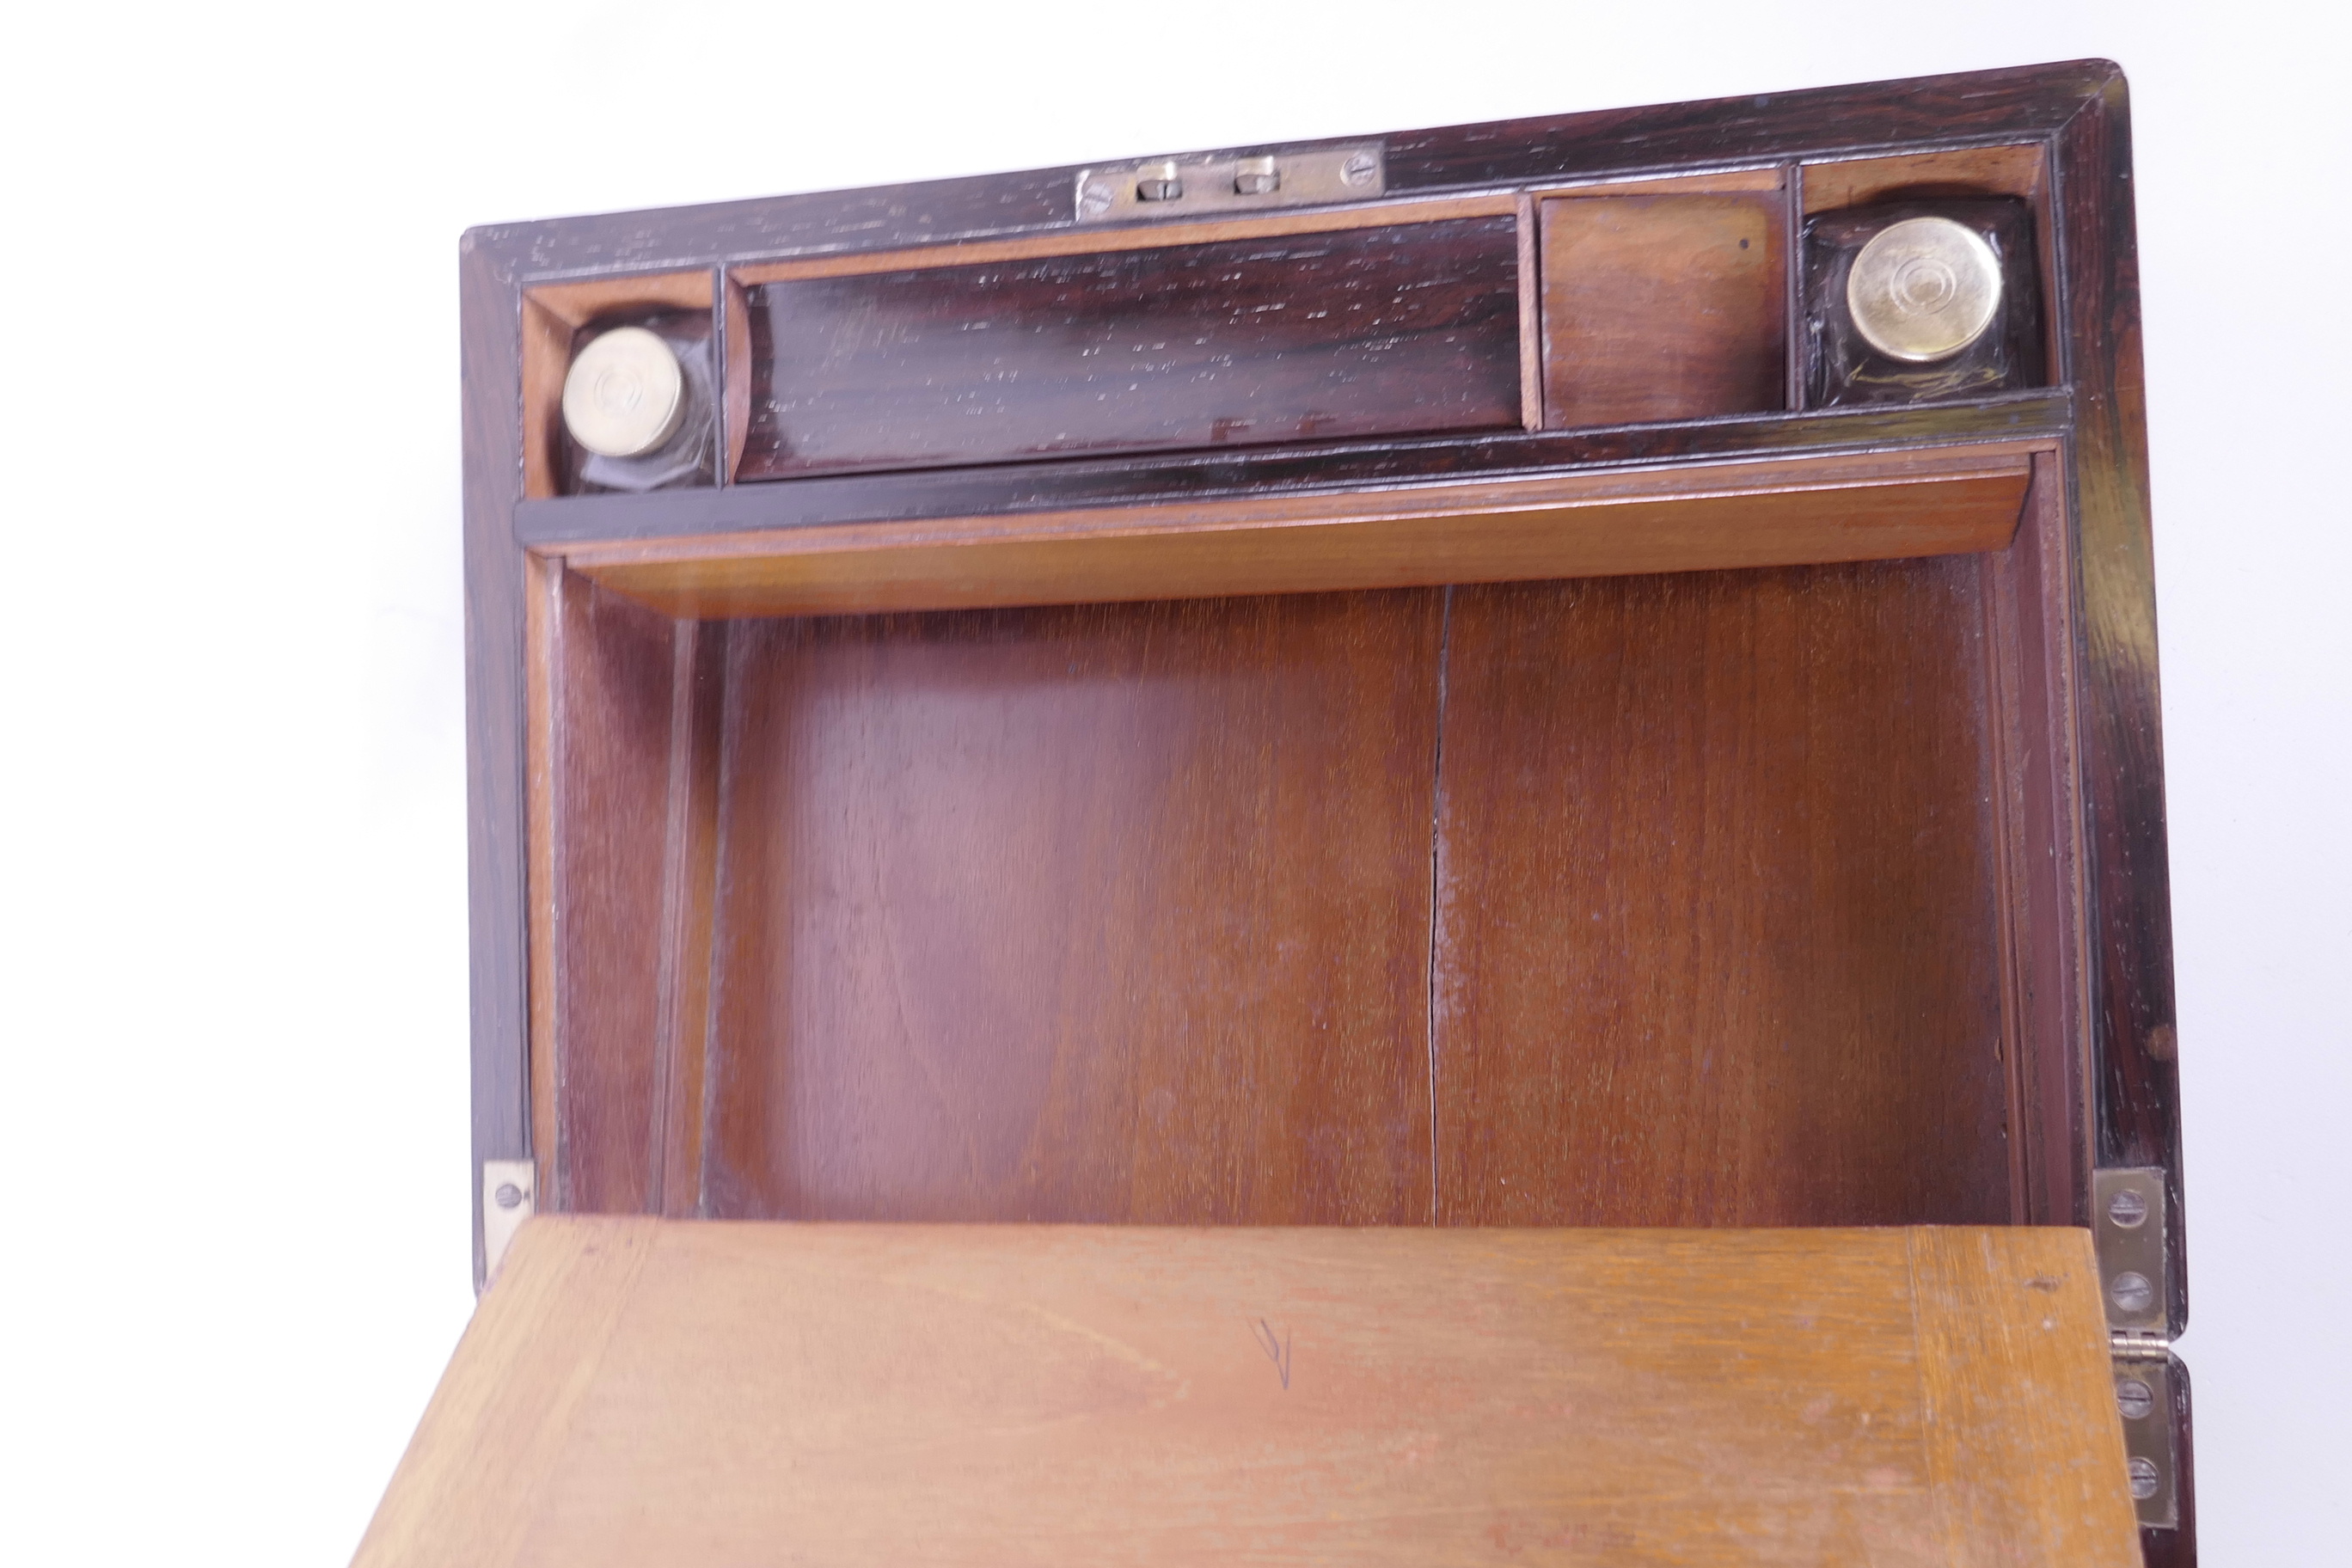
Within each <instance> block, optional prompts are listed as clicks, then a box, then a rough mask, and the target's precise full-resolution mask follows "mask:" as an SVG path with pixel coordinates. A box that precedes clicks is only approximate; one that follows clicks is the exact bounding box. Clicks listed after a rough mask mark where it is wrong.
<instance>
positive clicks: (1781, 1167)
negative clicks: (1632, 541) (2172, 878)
mask: <svg viewBox="0 0 2352 1568" xmlns="http://www.w3.org/2000/svg"><path fill="white" fill-rule="evenodd" d="M1981 570H1982V569H1981V567H1980V566H1979V563H1977V562H1976V561H1973V560H1969V559H1946V560H1937V561H1920V562H1908V563H1902V564H1899V565H1857V566H1843V567H1821V568H1815V569H1811V570H1792V571H1782V572H1776V573H1769V574H1739V575H1734V574H1721V575H1697V576H1689V577H1651V578H1637V579H1626V580H1621V581H1588V582H1580V583H1559V584H1535V585H1529V586H1523V587H1512V588H1486V589H1468V588H1465V589H1458V590H1456V591H1455V593H1454V597H1453V606H1452V611H1451V614H1450V616H1449V621H1448V631H1447V659H1446V686H1445V689H1446V702H1445V716H1444V734H1443V739H1442V745H1443V747H1444V758H1445V769H1444V794H1443V798H1442V799H1441V801H1440V803H1439V812H1438V825H1439V837H1438V856H1439V859H1438V866H1437V888H1438V906H1437V909H1438V914H1437V920H1438V935H1437V946H1436V957H1435V966H1434V977H1435V984H1436V995H1435V998H1434V1003H1433V1007H1434V1017H1435V1020H1436V1023H1435V1034H1436V1058H1437V1069H1436V1070H1437V1107H1438V1109H1437V1117H1438V1145H1439V1151H1440V1164H1439V1176H1438V1194H1439V1208H1440V1214H1441V1216H1442V1217H1443V1218H1444V1220H1445V1221H1446V1222H1448V1223H1453V1224H1465V1225H1715V1226H1732V1225H1815V1226H1819V1225H1851V1224H1884V1223H1912V1224H1916V1223H1922V1222H1927V1223H1953V1222H1972V1223H1991V1222H1997V1221H2000V1220H2004V1219H2006V1218H2008V1217H2010V1214H2011V1196H2010V1170H2009V1161H2008V1155H2007V1152H2006V1142H2005V1141H2006V1139H2007V1138H2008V1137H2009V1136H2010V1132H2009V1130H2008V1127H2007V1120H2008V1104H2007V1101H2008V1094H2009V1081H2008V1075H2007V1072H2006V1069H2005V1068H2004V1067H2003V1065H2002V1061H2001V1044H2002V1029H2003V1016H2002V1012H2001V1004H2000V983H2001V974H2002V963H2001V958H2002V954H2001V947H2000V942H2001V936H2002V928H2001V925H2000V909H1999V906H1998V904H1997V901H1996V884H1995V877H1996V870H1997V868H1996V863H1995V846H1994V840H1993V827H1992V822H1991V805H1990V800H1989V798H1988V797H1989V795H1990V788H1991V759H1990V755H1989V752H1988V736H1987V729H1986V726H1987V722H1988V721H1987V710H1986V704H1987V701H1988V691H1987V673H1986V655H1985V649H1984V647H1983V635H1984V634H1983V619H1982V617H1983V607H1982V605H1981V601H1980V595H1981V593H1982V591H1983V590H1982V586H1981Z"/></svg>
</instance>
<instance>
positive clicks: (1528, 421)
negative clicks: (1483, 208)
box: [1518, 195, 1544, 430]
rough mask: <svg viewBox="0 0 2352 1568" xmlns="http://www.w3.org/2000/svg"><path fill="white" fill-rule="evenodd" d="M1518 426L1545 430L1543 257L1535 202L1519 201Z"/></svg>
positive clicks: (1523, 198) (1528, 198) (1530, 199)
mask: <svg viewBox="0 0 2352 1568" xmlns="http://www.w3.org/2000/svg"><path fill="white" fill-rule="evenodd" d="M1518 211H1519V423H1520V425H1521V426H1524V427H1526V428H1527V429H1529V430H1540V429H1542V428H1543V427H1544V330H1543V256H1542V245H1541V240H1540V237H1539V236H1538V233H1537V228H1538V225H1537V222H1536V199H1535V198H1534V197H1533V196H1524V195H1523V196H1521V197H1520V198H1519V209H1518Z"/></svg>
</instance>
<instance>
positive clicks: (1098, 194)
mask: <svg viewBox="0 0 2352 1568" xmlns="http://www.w3.org/2000/svg"><path fill="white" fill-rule="evenodd" d="M1117 200H1118V196H1117V195H1116V194H1114V193H1113V192H1112V190H1111V188H1110V187H1109V186H1108V185H1106V184H1103V183H1102V182H1101V181H1099V180H1087V181H1085V182H1083V183H1082V184H1080V185H1079V186H1078V216H1080V217H1100V216H1102V215H1103V214H1105V213H1107V212H1108V211H1110V207H1111V204H1112V203H1113V202H1115V201H1117Z"/></svg>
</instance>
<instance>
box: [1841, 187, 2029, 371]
mask: <svg viewBox="0 0 2352 1568" xmlns="http://www.w3.org/2000/svg"><path fill="white" fill-rule="evenodd" d="M1845 304H1846V309H1847V310H1848V311H1850V312H1851V313H1852V314H1853V324H1854V327H1855V330H1857V331H1860V332H1861V333H1862V335H1863V337H1864V339H1865V340H1866V341H1867V342H1869V344H1870V346H1871V347H1872V348H1874V349H1876V350H1877V351H1878V352H1879V353H1883V354H1885V356H1886V357H1887V358H1889V359H1899V360H1906V361H1908V362H1909V363H1913V364H1926V363H1929V362H1930V361H1933V360H1939V359H1948V358H1950V357H1951V356H1952V355H1954V354H1956V353H1959V352H1960V351H1961V350H1962V349H1964V348H1966V347H1968V346H1969V344H1970V343H1972V342H1976V341H1977V339H1978V337H1979V335H1980V334H1982V332H1983V331H1984V330H1985V328H1986V327H1987V326H1989V325H1990V324H1991V321H1992V317H1993V312H1994V311H1995V310H1999V309H2000V258H1998V257H1996V256H1994V255H1993V253H1992V247H1991V246H1990V245H1987V244H1986V243H1985V241H1984V237H1983V236H1982V235H1979V234H1978V233H1977V232H1976V231H1975V230H1974V229H1972V228H1969V227H1968V226H1966V225H1964V224H1957V223H1954V222H1953V221H1952V220H1951V219H1950V218H1948V217H1910V218H1905V219H1904V220H1903V221H1902V222H1901V223H1896V224H1889V225H1887V226H1885V228H1883V229H1880V230H1879V231H1878V232H1877V233H1876V234H1874V235H1873V236H1871V237H1870V243H1869V244H1867V245H1865V246H1864V247H1862V254H1861V255H1859V256H1857V257H1855V258H1853V270H1852V271H1851V272H1849V273H1847V274H1846V279H1845Z"/></svg>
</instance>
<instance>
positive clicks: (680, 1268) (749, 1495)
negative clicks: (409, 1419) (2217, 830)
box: [356, 1218, 2138, 1568]
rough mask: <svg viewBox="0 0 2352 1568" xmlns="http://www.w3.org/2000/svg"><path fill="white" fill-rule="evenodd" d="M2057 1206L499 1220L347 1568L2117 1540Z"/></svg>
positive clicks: (2074, 1243) (2072, 1236)
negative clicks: (1606, 1218)
mask: <svg viewBox="0 0 2352 1568" xmlns="http://www.w3.org/2000/svg"><path fill="white" fill-rule="evenodd" d="M2109 1376H2110V1374H2109V1371H2108V1363H2107V1356H2106V1346H2105V1335H2104V1333H2103V1331H2102V1328H2101V1323H2100V1318H2099V1309H2098V1300H2097V1288H2096V1278H2095V1270H2094V1268H2093V1264H2092V1259H2091V1256H2090V1248H2089V1246H2088V1244H2087V1242H2086V1241H2085V1239H2084V1237H2083V1236H2082V1235H2081V1233H2079V1232H2072V1231H2046V1230H2032V1229H2023V1228H2014V1229H2008V1228H2005V1229H1997V1230H1913V1231H1904V1230H1881V1231H1712V1232H1683V1233H1672V1232H1654V1231H1653V1232H1639V1231H1584V1232H1575V1231H1542V1230H1518V1231H1454V1232H1442V1231H1441V1232H1432V1231H1420V1232H1415V1231H1409V1230H1408V1231H1396V1230H1337V1229H1310V1230H1252V1229H1232V1228H1226V1229H1217V1230H1179V1229H1151V1228H1146V1229H1126V1228H1118V1227H1108V1226H1021V1227H999V1226H789V1225H723V1224H718V1225H714V1224H706V1223H692V1222H686V1223H679V1222H660V1221H648V1220H593V1219H582V1218H570V1219H540V1220H536V1221H533V1222H531V1223H530V1225H529V1226H526V1227H525V1230H524V1232H523V1235H522V1237H521V1238H520V1240H519V1241H518V1243H517V1245H516V1249H515V1252H514V1255H513V1258H512V1260H511V1261H510V1262H509V1265H508V1268H507V1272H506V1274H505V1275H504V1276H503V1277H502V1278H501V1279H499V1282H498V1284H497V1285H496V1286H495V1287H493V1288H492V1289H491V1290H490V1292H489V1295H488V1297H487V1298H486V1300H485V1301H484V1304H483V1309H482V1311H481V1313H480V1315H479V1316H478V1319H477V1321H476V1322H475V1324H474V1325H473V1327H472V1328H471V1329H470V1330H469V1331H467V1337H466V1340H465V1342H464V1343H463V1344H461V1345H460V1346H459V1348H458V1352H457V1357H456V1359H455V1361H454V1362H453V1363H452V1365H451V1369H450V1372H449V1374H448V1376H447V1377H446V1378H445V1379H444V1381H443V1383H442V1385H441V1389H440V1391H439V1393H438V1394H436V1396H435V1400H434V1404H433V1406H432V1408H431V1409H430V1410H428V1411H427V1413H426V1415H425V1422H424V1425H423V1426H422V1427H421V1428H420V1430H419V1432H418V1435H417V1437H416V1440H415V1443H414V1444H413V1445H412V1446H411V1447H410V1449H409V1452H408V1454H407V1456H406V1458H404V1460H403V1462H402V1465H401V1468H400V1472H399V1474H398V1475H397V1476H396V1477H395V1478H394V1482H393V1485H392V1489H391V1490H390V1492H389V1493H388V1494H387V1496H386V1498H385V1500H384V1503H383V1508H382V1510H380V1511H379V1513H378V1515H377V1517H376V1520H375V1522H374V1524H373V1527H372V1528H371V1529H370V1531H369V1533H368V1536H367V1538H366V1540H365V1541H364V1542H362V1545H361V1548H360V1552H359V1555H358V1558H357V1560H356V1561H357V1563H358V1565H359V1568H410V1565H412V1564H414V1565H415V1568H425V1565H426V1564H431V1565H432V1568H450V1565H456V1564H465V1565H467V1568H525V1565H539V1564H558V1563H561V1564H563V1565H564V1568H601V1565H603V1564H613V1565H614V1568H620V1565H622V1564H631V1565H634V1564H638V1563H653V1562H685V1563H787V1562H793V1561H809V1562H821V1563H838V1564H852V1565H854V1564H863V1563H873V1564H883V1563H891V1564H897V1563H910V1562H922V1563H952V1564H971V1565H975V1568H977V1565H982V1564H986V1565H991V1568H994V1565H999V1564H1016V1563H1018V1564H1028V1563H1036V1564H1045V1563H1069V1562H1072V1561H1084V1562H1087V1563H1123V1564H1136V1565H1146V1564H1149V1565H1159V1564H1176V1563H1231V1562H1234V1561H1236V1560H1241V1561H1247V1562H1252V1563H1266V1564H1291V1563H1297V1564H1305V1563H1370V1564H1381V1563H1397V1564H1405V1563H1412V1564H1425V1563H1495V1562H1510V1561H1528V1562H1543V1561H1568V1562H1578V1561H1596V1560H1597V1561H1602V1562H1641V1563H1662V1564H1689V1565H1694V1568H1696V1565H1699V1564H1725V1565H1728V1564H1732V1563H1739V1564H1774V1563H1786V1564H1790V1565H1792V1568H1793V1565H1797V1564H1802V1565H1803V1568H1837V1565H1843V1564H1856V1565H1859V1564H1863V1563H1869V1564H1872V1565H1874V1568H1886V1565H1889V1564H1895V1565H1902V1564H1917V1565H1919V1568H1927V1565H1930V1564H1933V1565H1935V1568H1945V1565H1948V1564H1954V1563H2014V1564H2021V1565H2049V1568H2058V1565H2061V1564H2063V1565H2065V1568H2124V1565H2126V1564H2130V1563H2137V1557H2138V1547H2137V1540H2136V1537H2135V1530H2134V1526H2133V1521H2132V1513H2131V1507H2130V1502H2129V1500H2128V1498H2127V1497H2126V1494H2125V1489H2124V1455H2123V1450H2122V1442H2121V1430H2120V1426H2119V1424H2118V1422H2117V1419H2116V1415H2115V1410H2114V1403H2113V1399H2112V1395H2111V1394H2110V1391H2109Z"/></svg>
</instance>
